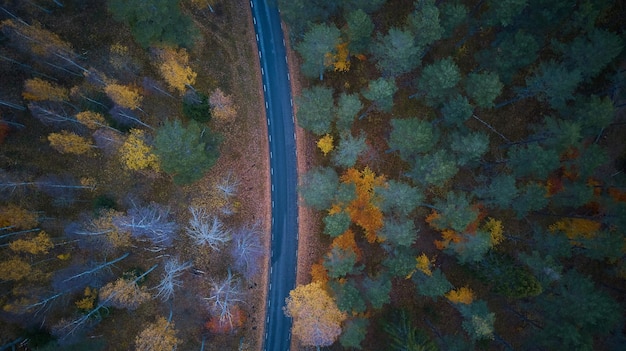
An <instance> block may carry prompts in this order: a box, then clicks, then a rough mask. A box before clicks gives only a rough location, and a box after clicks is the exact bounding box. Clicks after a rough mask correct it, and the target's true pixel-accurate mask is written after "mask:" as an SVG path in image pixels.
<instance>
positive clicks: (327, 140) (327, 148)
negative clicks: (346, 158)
mask: <svg viewBox="0 0 626 351" xmlns="http://www.w3.org/2000/svg"><path fill="white" fill-rule="evenodd" d="M334 147H335V146H334V145H333V136H332V135H330V134H326V135H324V136H323V137H321V138H320V139H319V140H318V141H317V148H318V149H320V150H321V151H322V153H323V154H324V156H326V155H327V154H328V153H329V152H331V151H333V149H334Z"/></svg>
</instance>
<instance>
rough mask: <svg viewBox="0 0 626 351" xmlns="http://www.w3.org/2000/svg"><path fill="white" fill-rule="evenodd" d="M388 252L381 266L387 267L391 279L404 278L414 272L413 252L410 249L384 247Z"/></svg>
mask: <svg viewBox="0 0 626 351" xmlns="http://www.w3.org/2000/svg"><path fill="white" fill-rule="evenodd" d="M386 248H387V249H388V250H389V253H388V255H387V257H385V259H384V260H383V266H385V267H387V269H388V272H389V275H391V276H392V277H401V278H405V277H406V276H407V275H409V274H411V272H413V271H414V270H415V256H416V254H415V252H413V249H412V248H410V247H404V246H396V247H392V246H391V245H389V246H387V247H386Z"/></svg>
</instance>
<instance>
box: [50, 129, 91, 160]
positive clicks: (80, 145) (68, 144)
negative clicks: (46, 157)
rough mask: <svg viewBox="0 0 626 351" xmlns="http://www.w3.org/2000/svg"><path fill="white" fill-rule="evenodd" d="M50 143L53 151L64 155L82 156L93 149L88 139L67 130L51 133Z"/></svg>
mask: <svg viewBox="0 0 626 351" xmlns="http://www.w3.org/2000/svg"><path fill="white" fill-rule="evenodd" d="M48 141H49V142H50V146H52V148H53V149H55V150H57V151H58V152H60V153H62V154H75V155H82V154H84V153H86V152H87V151H89V150H91V148H92V147H93V146H92V145H91V144H90V143H89V141H88V140H87V139H85V138H83V137H81V136H80V135H77V134H75V133H72V132H68V131H66V130H63V131H61V132H60V133H50V134H49V135H48Z"/></svg>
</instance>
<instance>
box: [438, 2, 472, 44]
mask: <svg viewBox="0 0 626 351" xmlns="http://www.w3.org/2000/svg"><path fill="white" fill-rule="evenodd" d="M439 8H440V11H441V27H443V36H444V37H451V36H452V35H453V34H454V31H455V30H456V28H457V27H459V26H460V25H461V24H463V22H466V21H467V20H468V19H469V17H468V15H469V10H468V9H467V6H465V5H463V4H461V3H460V2H458V1H450V2H445V3H443V4H441V6H440V7H439Z"/></svg>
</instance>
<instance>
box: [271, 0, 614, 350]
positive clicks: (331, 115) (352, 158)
mask: <svg viewBox="0 0 626 351" xmlns="http://www.w3.org/2000/svg"><path fill="white" fill-rule="evenodd" d="M278 3H279V5H280V9H281V15H282V16H283V20H284V21H285V22H286V24H287V28H288V36H289V38H290V41H291V46H292V48H293V49H294V50H295V52H296V53H297V54H298V58H299V62H298V65H299V68H300V70H301V73H302V75H303V76H304V77H305V79H303V82H304V83H303V89H302V92H301V93H300V94H299V96H297V97H296V99H295V100H294V101H295V102H296V105H297V122H298V124H299V126H301V127H302V128H304V129H305V130H306V131H307V132H308V133H309V135H310V136H311V137H312V139H314V140H315V143H316V144H317V155H315V159H316V165H315V166H314V167H311V168H310V169H309V170H308V172H307V173H306V174H303V175H301V185H300V189H299V190H300V195H301V197H302V205H304V206H307V207H309V208H312V209H315V210H316V211H317V212H316V213H318V215H319V231H318V233H319V234H318V235H319V242H320V243H321V248H320V253H319V257H318V261H317V262H316V263H314V264H313V265H312V267H311V268H310V274H309V277H310V284H301V285H300V286H298V287H297V288H296V289H295V290H293V291H292V292H291V296H290V298H289V299H288V304H287V307H286V309H287V313H288V314H289V315H290V316H292V317H293V318H294V328H293V334H294V336H295V337H296V343H297V344H298V345H300V347H303V348H306V347H307V346H308V347H311V349H314V347H318V348H319V347H328V349H331V350H341V349H363V350H398V351H399V350H618V349H622V348H623V347H624V345H626V339H625V337H624V332H625V329H624V321H625V320H624V313H623V311H624V310H625V309H624V302H625V301H624V296H626V284H625V279H626V260H625V259H626V256H625V254H626V236H625V234H624V233H625V230H626V227H625V226H626V202H625V201H626V176H625V174H624V171H626V162H625V161H626V153H625V152H626V150H625V149H624V146H625V145H626V143H625V141H626V128H625V126H624V123H625V121H626V120H625V118H626V114H625V111H626V110H625V108H626V90H625V89H626V86H625V85H624V81H625V78H626V61H625V60H624V59H625V57H626V56H625V55H624V50H623V49H624V44H625V37H624V30H625V27H624V23H626V17H625V14H626V12H625V10H626V8H625V7H624V4H623V3H620V2H614V1H602V0H600V1H591V0H581V1H561V0H550V1H546V0H498V1H495V0H493V1H491V0H481V1H463V0H441V1H435V0H417V1H401V0H399V1H393V0H389V1H385V0H371V1H358V0H344V1H324V0H279V1H278ZM320 306H325V307H324V308H321V307H320ZM317 309H322V310H324V311H326V312H325V313H323V314H322V315H321V316H316V317H315V318H311V313H312V311H315V310H317ZM320 330H323V332H320ZM331 345H332V346H331Z"/></svg>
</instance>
